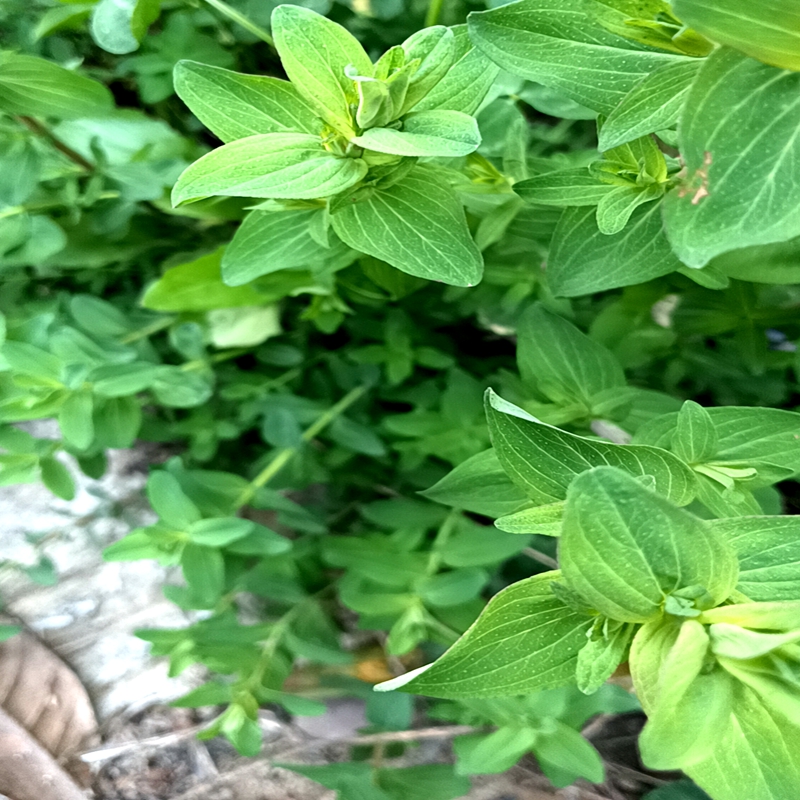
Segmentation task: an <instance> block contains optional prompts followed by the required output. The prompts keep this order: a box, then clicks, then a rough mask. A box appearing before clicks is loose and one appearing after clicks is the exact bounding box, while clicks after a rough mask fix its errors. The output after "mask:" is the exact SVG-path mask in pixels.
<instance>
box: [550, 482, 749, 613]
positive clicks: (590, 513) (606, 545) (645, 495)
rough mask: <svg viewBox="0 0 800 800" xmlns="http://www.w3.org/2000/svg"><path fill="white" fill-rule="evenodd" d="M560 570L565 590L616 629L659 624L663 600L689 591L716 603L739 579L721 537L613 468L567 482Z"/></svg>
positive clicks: (733, 560) (733, 561)
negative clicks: (620, 624)
mask: <svg viewBox="0 0 800 800" xmlns="http://www.w3.org/2000/svg"><path fill="white" fill-rule="evenodd" d="M559 563H560V564H561V568H562V572H563V574H564V579H565V581H566V583H567V586H568V587H569V588H571V589H573V590H574V591H576V592H578V594H579V595H580V596H581V597H583V598H584V599H585V600H586V601H587V602H588V603H589V604H590V605H591V606H592V607H593V608H596V609H597V610H598V611H599V612H600V613H601V614H604V615H605V616H607V617H609V618H610V619H614V620H618V621H620V622H646V621H648V620H650V619H653V618H654V617H659V616H660V615H661V613H662V603H663V601H664V597H665V596H666V595H667V594H670V593H672V592H674V591H676V590H679V589H687V588H690V587H694V586H702V587H703V588H704V589H705V590H706V591H707V592H708V593H709V594H710V595H711V597H712V598H713V600H714V602H715V604H718V603H721V602H722V601H723V600H725V599H726V598H727V597H728V595H729V594H730V593H731V591H733V589H734V587H735V586H736V579H737V575H738V563H737V560H736V555H735V553H734V550H733V548H732V546H731V545H729V544H728V543H727V542H725V540H724V539H722V537H719V536H717V535H715V534H714V532H713V531H712V530H711V529H710V528H709V527H708V526H707V525H706V524H705V523H704V522H703V521H702V520H700V519H698V518H697V517H695V516H693V515H692V514H689V513H688V512H687V511H684V510H682V509H680V508H677V507H676V506H674V505H673V504H672V503H670V502H669V501H668V500H666V499H665V498H663V497H661V496H659V495H657V494H656V493H655V492H652V491H650V490H649V489H647V488H645V487H644V486H643V485H642V484H641V483H640V482H639V481H637V480H635V479H634V478H632V477H631V476H630V475H627V474H625V473H624V472H622V471H621V470H618V469H614V468H612V467H597V468H596V469H592V470H589V471H588V472H584V473H583V474H581V475H579V476H578V477H577V478H575V480H574V481H572V484H571V485H570V487H569V491H568V492H567V505H566V508H565V511H564V523H563V527H562V531H561V538H560V539H559Z"/></svg>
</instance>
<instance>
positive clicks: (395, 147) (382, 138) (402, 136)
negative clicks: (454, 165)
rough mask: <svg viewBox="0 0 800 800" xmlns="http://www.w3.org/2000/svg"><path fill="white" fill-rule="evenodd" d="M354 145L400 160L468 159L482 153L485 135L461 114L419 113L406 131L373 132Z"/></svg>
mask: <svg viewBox="0 0 800 800" xmlns="http://www.w3.org/2000/svg"><path fill="white" fill-rule="evenodd" d="M351 141H352V142H353V144H357V145H359V146H360V147H365V148H367V149H368V150H377V151H378V152H379V153H391V154H393V155H398V156H428V157H430V156H443V157H448V158H453V157H457V156H466V155H469V153H472V152H474V151H475V150H477V149H478V145H479V144H480V143H481V135H480V132H479V131H478V123H477V122H476V121H475V118H474V117H471V116H469V115H468V114H464V113H462V112H460V111H442V110H436V111H418V112H412V113H411V114H408V116H406V117H405V118H404V119H403V128H402V130H396V129H394V128H370V129H369V130H366V131H364V133H362V134H361V135H360V136H355V137H353V138H352V139H351Z"/></svg>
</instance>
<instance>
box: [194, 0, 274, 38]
mask: <svg viewBox="0 0 800 800" xmlns="http://www.w3.org/2000/svg"><path fill="white" fill-rule="evenodd" d="M205 1H206V3H208V4H209V5H210V6H211V7H212V8H216V9H217V11H219V12H220V14H224V15H225V16H226V17H227V18H228V19H230V20H232V21H233V22H235V23H237V24H238V25H241V26H242V27H243V28H245V29H246V30H248V31H250V33H252V34H253V36H257V37H258V38H259V39H261V41H262V42H266V43H267V44H268V45H269V46H270V47H275V40H274V39H273V38H272V36H270V34H269V33H267V31H265V30H264V29H263V28H262V27H261V26H260V25H256V24H255V22H251V21H250V20H249V19H247V17H246V16H245V15H244V14H240V13H239V12H238V11H237V10H236V9H235V8H231V6H229V5H228V4H227V3H226V2H224V0H205Z"/></svg>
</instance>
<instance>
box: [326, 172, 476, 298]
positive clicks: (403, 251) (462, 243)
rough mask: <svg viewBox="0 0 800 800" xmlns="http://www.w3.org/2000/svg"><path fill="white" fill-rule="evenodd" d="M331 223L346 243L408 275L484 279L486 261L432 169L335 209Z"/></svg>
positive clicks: (468, 281) (466, 281)
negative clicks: (484, 263) (484, 261)
mask: <svg viewBox="0 0 800 800" xmlns="http://www.w3.org/2000/svg"><path fill="white" fill-rule="evenodd" d="M331 222H332V224H333V229H334V230H335V231H336V233H337V234H338V235H339V238H340V239H342V241H343V242H345V244H348V245H350V247H352V248H353V249H354V250H360V251H361V252H362V253H367V254H368V255H371V256H375V257H376V258H380V259H382V260H383V261H386V262H387V263H388V264H391V265H392V266H393V267H397V269H399V270H402V271H403V272H407V273H408V274H409V275H416V276H417V277H419V278H426V279H428V280H435V281H441V282H442V283H448V284H451V285H453V286H474V285H475V284H476V283H478V281H479V280H480V279H481V275H482V273H483V258H482V257H481V254H480V251H479V250H478V248H477V247H476V246H475V243H474V242H473V241H472V237H471V236H470V233H469V229H468V228H467V222H466V218H465V216H464V211H463V209H462V207H461V204H460V202H459V201H458V198H457V196H456V194H455V192H454V191H453V189H452V188H451V187H450V186H449V185H448V184H447V183H446V182H444V181H443V180H442V178H441V175H439V174H437V173H436V172H435V171H433V170H431V169H430V168H429V167H424V166H417V167H414V169H413V170H411V172H409V174H408V175H406V177H405V178H403V180H401V181H400V182H399V183H396V184H394V185H393V186H390V187H389V188H388V189H376V190H374V192H373V193H372V194H371V195H370V196H369V197H368V198H367V199H365V200H361V201H358V202H355V203H352V204H350V205H347V206H345V207H344V208H341V209H340V210H338V211H336V213H334V214H333V215H332V217H331Z"/></svg>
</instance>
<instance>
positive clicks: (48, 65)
mask: <svg viewBox="0 0 800 800" xmlns="http://www.w3.org/2000/svg"><path fill="white" fill-rule="evenodd" d="M113 108H114V100H113V98H112V96H111V92H109V91H108V89H106V87H105V86H103V84H102V83H98V82H97V81H93V80H91V79H90V78H86V77H84V76H83V75H79V74H77V73H76V72H73V71H72V70H68V69H64V67H61V66H59V65H58V64H54V63H53V62H52V61H46V60H45V59H43V58H37V57H36V56H27V55H20V54H18V53H9V52H3V51H0V109H2V110H3V111H6V112H7V113H9V114H24V115H31V116H37V117H39V116H41V117H58V118H59V119H75V118H79V117H98V116H104V115H107V114H109V113H110V112H111V111H112V110H113Z"/></svg>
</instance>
